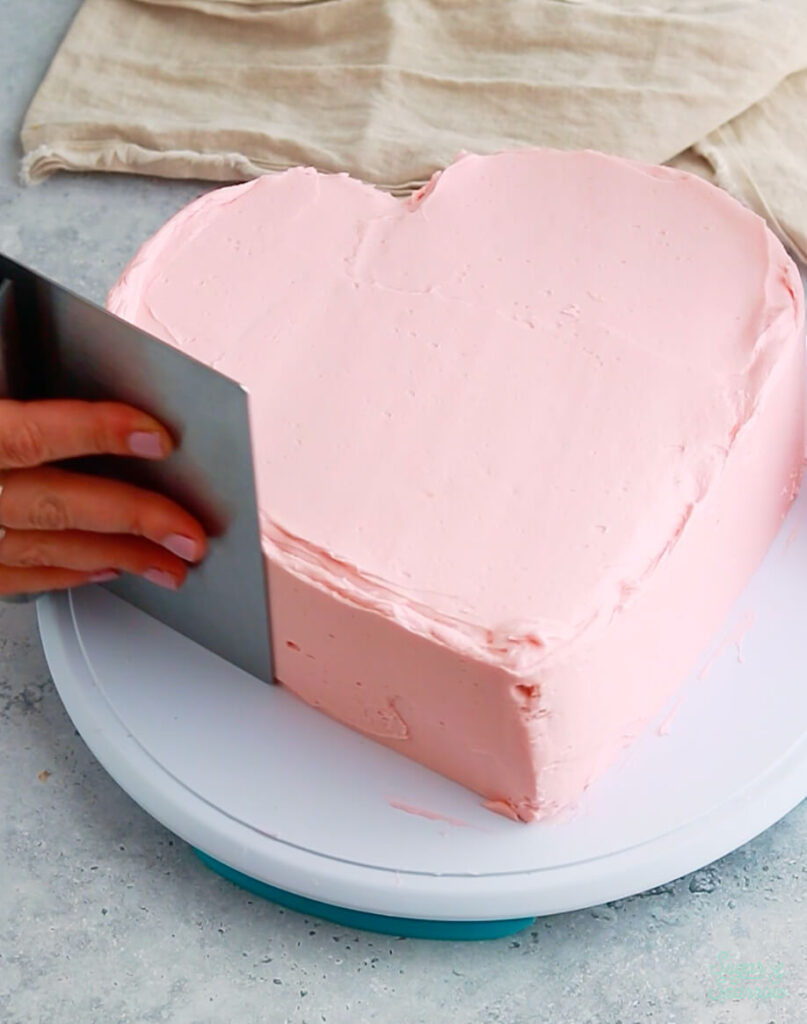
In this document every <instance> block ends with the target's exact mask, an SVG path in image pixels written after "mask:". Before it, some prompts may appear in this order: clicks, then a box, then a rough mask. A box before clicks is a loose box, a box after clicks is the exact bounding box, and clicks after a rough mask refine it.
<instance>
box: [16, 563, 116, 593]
mask: <svg viewBox="0 0 807 1024" xmlns="http://www.w3.org/2000/svg"><path fill="white" fill-rule="evenodd" d="M116 575H117V574H116V573H110V572H101V573H98V574H93V573H86V572H76V571H75V570H73V569H51V568H36V569H22V568H17V567H9V566H5V565H4V566H0V596H2V597H8V596H9V595H12V594H44V593H46V592H47V591H49V590H68V589H69V588H70V587H80V586H82V585H83V584H85V583H102V582H104V581H106V580H109V579H114V578H115V576H116Z"/></svg>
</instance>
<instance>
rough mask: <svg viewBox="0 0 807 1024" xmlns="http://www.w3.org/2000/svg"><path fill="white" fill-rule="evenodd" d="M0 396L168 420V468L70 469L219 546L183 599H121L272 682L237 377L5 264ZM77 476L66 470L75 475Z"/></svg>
mask: <svg viewBox="0 0 807 1024" xmlns="http://www.w3.org/2000/svg"><path fill="white" fill-rule="evenodd" d="M0 395H1V396H3V397H8V398H15V399H20V400H31V399H45V398H79V399H87V400H90V401H93V400H104V401H118V402H126V403H127V404H129V405H133V406H135V407H136V408H139V409H142V410H143V411H144V412H147V413H150V414H151V415H152V416H154V417H155V418H156V419H158V420H160V422H162V423H163V424H164V425H165V426H166V427H167V428H168V430H169V431H170V432H171V433H172V435H173V436H174V439H175V441H176V442H177V449H176V451H175V452H174V454H172V455H171V456H170V457H169V458H168V459H166V460H164V461H163V462H145V461H142V460H138V459H129V458H118V457H115V458H114V459H111V458H103V459H101V458H92V459H86V460H80V462H73V463H71V464H70V466H74V467H75V468H77V469H80V470H81V471H82V472H94V473H104V474H105V475H107V476H111V477H116V478H117V479H121V480H126V481H128V482H130V483H134V484H137V485H139V486H142V487H148V488H149V489H152V490H156V491H159V492H161V493H163V494H165V495H167V496H168V497H171V498H173V499H174V500H175V501H177V502H179V503H180V504H181V505H183V506H184V507H185V508H187V509H188V511H189V512H191V513H192V514H193V515H195V516H196V517H197V518H198V519H199V520H200V522H201V523H202V525H203V526H204V527H205V529H206V530H207V532H208V535H209V536H210V538H211V541H210V546H209V551H208V555H207V558H206V559H205V560H204V562H203V563H202V564H201V565H200V566H197V567H194V568H192V569H191V571H190V572H189V574H188V578H187V581H186V582H185V584H184V586H183V587H182V588H181V589H180V590H179V591H177V592H171V591H166V590H162V589H161V588H158V587H155V586H153V585H152V584H149V583H148V582H146V581H145V580H142V579H140V578H139V577H136V576H128V575H124V576H123V577H122V578H121V579H119V580H115V581H114V582H112V583H109V584H105V586H106V587H107V589H109V590H110V591H112V592H113V593H114V594H116V595H117V596H118V597H120V598H123V599H124V600H125V601H128V602H129V603H131V604H133V605H136V606H137V607H138V608H140V609H142V610H143V611H144V612H147V613H148V614H149V615H151V616H153V617H154V618H155V619H158V620H160V621H161V622H164V623H165V624H166V625H168V626H170V627H171V628H172V629H175V630H177V631H178V632H179V633H182V634H184V635H185V636H187V637H188V638H189V639H191V640H193V641H195V642H196V643H198V644H201V645H202V646H203V647H206V648H207V649H208V650H211V651H213V652H214V653H216V654H218V655H220V656H221V657H222V658H225V659H226V660H227V661H229V662H231V663H232V664H234V665H237V666H238V667H239V668H242V669H243V670H244V671H246V672H248V673H250V674H251V675H253V676H256V677H257V678H259V679H263V680H266V681H267V682H269V681H271V680H272V657H271V642H270V621H269V606H268V593H267V580H266V574H265V568H264V559H263V556H262V553H261V542H260V527H259V520H258V505H257V499H256V493H255V475H254V466H253V455H252V441H251V435H250V428H249V400H248V395H247V392H246V390H245V389H244V388H243V387H242V386H241V385H240V384H238V383H236V382H235V381H233V380H231V379H230V378H229V377H226V376H224V375H223V374H221V373H219V372H218V371H216V370H213V369H211V368H210V367H207V366H205V365H203V364H202V363H199V362H198V361H197V360H195V359H193V358H191V357H190V356H187V355H185V354H184V353H182V352H180V351H178V350H177V349H175V348H172V347H171V346H170V345H167V344H165V343H164V342H162V341H160V340H159V339H157V338H154V337H152V336H151V335H149V334H147V333H145V332H144V331H141V330H139V329H138V328H136V327H134V326H132V325H131V324H129V323H127V322H126V321H124V320H121V319H120V318H118V317H116V316H113V315H112V314H111V313H108V312H107V311H106V310H104V309H102V308H101V307H99V306H96V305H94V304H92V303H90V302H87V301H85V300H84V299H81V298H79V297H78V296H76V295H74V294H73V293H71V292H69V291H68V290H67V289H65V288H62V287H61V286H60V285H58V284H55V283H54V282H52V281H49V280H48V279H46V278H44V277H42V276H40V275H39V274H37V273H35V272H34V271H32V270H30V269H28V268H27V267H24V266H22V265H21V264H19V263H17V262H15V261H14V260H11V259H9V258H7V257H5V256H3V255H2V254H0ZM68 468H69V467H68Z"/></svg>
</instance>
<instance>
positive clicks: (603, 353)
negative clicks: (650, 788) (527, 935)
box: [109, 150, 804, 819]
mask: <svg viewBox="0 0 807 1024" xmlns="http://www.w3.org/2000/svg"><path fill="white" fill-rule="evenodd" d="M109 306H110V308H111V310H112V311H113V312H116V313H118V314H119V315H121V316H123V317H126V318H128V319H130V320H133V321H134V322H136V323H137V324H138V325H139V326H141V327H143V328H144V329H146V330H149V331H151V332H152V333H153V334H155V335H157V336H159V337H161V338H163V339H165V340H166V341H168V342H170V343H172V344H174V345H177V346H179V347H181V348H183V349H184V350H186V351H188V352H189V353H190V354H192V355H193V356H195V357H196V358H198V359H200V360H202V361H204V362H207V363H209V364H210V365H213V366H215V367H217V368H218V369H219V370H221V371H222V372H224V373H226V374H228V375H229V376H231V377H233V378H235V379H237V380H240V381H241V382H243V383H244V384H245V385H246V386H247V387H248V388H249V390H250V392H251V395H252V408H251V416H252V426H253V435H254V442H255V451H256V475H257V482H258V493H259V501H260V507H261V516H262V528H263V543H264V551H265V555H266V557H267V558H268V560H269V576H270V587H271V588H272V590H273V593H272V602H273V617H274V619H273V631H274V642H275V647H276V652H277V660H278V671H279V676H280V679H281V681H283V682H285V683H286V684H287V685H289V686H290V687H291V688H292V689H295V690H296V691H297V692H298V693H300V695H301V696H303V697H304V699H306V700H309V701H310V702H311V703H314V704H316V705H317V706H320V707H322V708H323V710H326V711H328V713H330V714H332V715H334V716H335V717H337V718H340V719H341V720H343V721H345V722H347V723H348V724H350V725H352V726H354V727H355V728H358V729H360V730H361V731H363V732H366V733H367V734H369V735H372V736H374V737H376V738H379V739H381V740H382V741H383V742H388V743H389V744H390V745H392V746H395V747H396V749H401V750H402V751H403V752H405V753H409V754H410V756H413V757H415V758H417V759H418V760H421V761H423V762H424V763H426V764H429V765H430V766H431V767H435V768H437V769H438V770H440V771H443V772H445V773H446V774H448V775H450V776H452V777H453V778H456V779H458V780H459V781H461V782H464V783H465V784H467V785H471V786H472V787H473V788H475V789H477V790H479V791H480V792H481V793H483V794H484V795H485V796H486V797H488V798H489V800H490V801H491V804H492V806H494V807H495V809H498V810H504V811H506V812H507V813H512V814H513V815H514V816H516V817H519V818H524V819H529V818H533V817H536V816H540V815H542V814H544V813H549V812H550V811H552V810H556V809H557V808H559V807H562V806H565V805H567V804H568V803H570V802H572V801H573V800H574V799H576V798H577V797H578V796H579V793H580V792H581V790H582V789H583V788H584V786H585V785H586V784H587V783H588V781H590V779H591V778H593V777H594V776H596V774H598V773H599V772H600V771H601V770H602V769H603V768H604V767H605V766H606V765H607V764H608V763H609V762H610V761H611V760H613V758H614V756H615V754H616V752H618V750H619V748H620V747H621V746H623V745H624V744H625V743H626V742H629V740H630V738H631V737H632V736H634V735H635V734H636V732H637V731H638V730H639V729H640V728H641V727H642V725H643V723H644V722H645V721H646V720H647V718H648V717H649V716H650V715H651V714H652V713H653V712H654V711H655V710H657V709H658V707H660V706H661V704H662V703H663V702H664V700H665V699H666V698H667V697H668V696H669V693H670V692H671V690H672V689H674V688H675V686H677V685H678V684H680V682H682V680H683V675H684V674H685V672H686V671H687V668H688V667H689V666H690V665H691V664H692V662H693V660H694V658H695V657H696V656H697V653H698V651H699V649H700V647H701V646H702V644H703V643H705V642H706V641H707V640H708V638H709V633H710V632H711V630H713V629H714V628H715V627H716V625H717V624H718V623H719V621H720V618H721V616H722V614H724V613H725V611H726V609H727V607H728V605H729V604H730V602H731V600H732V599H733V598H734V597H735V596H736V594H737V592H738V590H739V589H740V588H741V587H742V585H743V583H744V582H745V580H746V579H747V578H748V576H749V575H750V573H751V572H752V571H753V568H754V567H755V565H756V564H757V563H758V561H759V558H760V557H761V556H762V554H763V553H764V551H765V549H766V547H767V545H768V544H769V543H770V540H771V539H772V537H773V535H774V533H775V530H776V527H777V525H778V522H779V521H780V519H781V517H782V515H783V514H784V512H785V511H786V509H787V507H788V505H789V503H790V501H791V500H792V498H793V496H794V495H795V493H796V490H797V488H798V483H799V479H800V474H801V467H802V458H803V422H802V418H803V398H804V388H803V362H804V360H803V346H802V344H801V331H802V320H803V302H802V293H801V282H800V280H799V277H798V273H797V271H796V269H795V267H794V265H793V263H792V262H791V261H790V259H789V258H788V257H787V255H786V254H785V252H784V250H783V249H782V247H781V245H780V244H779V242H778V241H777V240H776V239H775V238H774V236H773V235H772V234H771V233H770V232H769V231H768V229H767V228H766V226H765V225H764V223H763V221H762V220H760V219H759V218H758V217H756V216H755V215H754V214H752V213H750V212H749V211H747V210H746V209H744V208H743V207H741V206H740V205H739V204H738V203H736V202H735V201H734V200H732V199H731V198H730V197H728V196H727V195H725V194H724V193H722V192H720V191H718V190H717V189H714V188H712V187H711V186H709V185H707V184H706V183H704V182H702V181H700V180H698V179H696V178H693V177H691V176H689V175H686V174H683V173H681V172H678V171H674V170H670V169H666V168H655V167H647V166H644V165H639V164H635V163H631V162H628V161H624V160H618V159H615V158H609V157H606V156H602V155H600V154H595V153H561V152H555V151H547V150H543V151H537V150H522V151H515V152H510V153H503V154H499V155H495V156H490V157H477V156H471V155H465V156H463V157H461V158H459V159H458V160H457V161H456V162H455V163H454V164H452V165H451V166H450V167H449V168H448V169H447V170H445V171H444V172H442V173H441V174H439V175H436V176H435V178H434V179H433V180H432V181H431V182H430V183H429V185H427V186H426V187H425V188H424V189H423V190H421V192H419V193H417V194H416V195H414V196H413V197H411V198H410V199H408V200H399V199H395V198H393V197H391V196H389V195H386V194H384V193H381V192H379V191H377V190H375V189H373V188H371V187H369V186H367V185H364V184H362V183H360V182H357V181H355V180H353V179H350V178H347V177H346V176H344V175H336V176H326V175H321V174H318V173H317V172H315V171H313V170H310V169H295V170H292V171H289V172H286V173H285V174H282V175H279V176H277V177H267V178H262V179H258V180H257V181H254V182H251V183H249V184H247V185H242V186H235V187H232V188H226V189H221V190H219V191H216V192H212V193H210V194H208V195H206V196H203V197H202V198H201V199H200V200H198V201H197V202H196V203H194V204H192V205H191V206H189V207H188V208H186V209H185V210H184V211H182V212H181V213H180V214H178V215H177V216H176V217H175V218H174V219H173V220H172V221H170V222H169V223H168V224H167V225H166V227H165V228H163V229H162V230H161V231H160V232H159V233H158V234H157V235H156V236H155V237H154V238H153V239H152V240H151V241H149V242H148V243H146V245H145V246H144V247H143V248H142V249H141V251H140V253H139V254H138V255H137V257H136V258H135V260H134V261H133V262H132V264H131V265H130V267H129V268H128V269H127V270H126V272H125V273H124V275H123V277H122V278H121V280H120V281H119V283H118V284H117V285H116V287H115V288H114V289H113V291H112V293H111V295H110V299H109ZM794 381H795V383H794ZM764 447H768V448H770V450H769V451H768V453H767V454H766V453H765V451H764V450H763V448H764ZM743 488H744V489H745V491H746V497H745V499H744V501H745V504H746V505H748V504H749V503H750V505H751V506H752V507H751V508H737V507H729V502H730V501H731V502H734V504H735V506H736V503H737V500H736V497H735V495H739V493H741V491H742V489H743ZM739 500H740V502H741V503H742V501H743V499H742V498H740V499H739ZM729 562H730V563H731V564H730V565H729ZM696 588H698V589H699V593H700V595H701V596H700V597H699V598H698V599H695V600H693V596H692V594H693V591H694V590H695V589H696ZM704 596H705V599H704ZM654 602H655V603H654ZM704 604H705V610H704V608H703V607H701V606H702V605H704ZM693 609H695V611H693ZM653 616H664V617H665V618H666V620H667V621H666V622H665V623H664V624H663V627H662V628H659V626H658V624H657V623H656V624H655V625H651V626H648V625H647V624H646V623H645V624H643V619H644V617H650V618H652V617H653ZM696 618H697V621H696ZM382 621H383V625H382ZM323 623H329V625H328V628H327V630H326V633H327V635H324V634H323V635H322V636H321V637H319V632H318V630H319V627H320V626H321V625H322V624H323ZM704 629H706V630H708V632H706V634H705V635H703V633H704ZM318 637H319V639H318ZM287 644H290V645H291V646H287ZM673 647H674V648H676V652H675V656H673V657H669V658H668V653H669V650H671V649H672V648H673ZM376 648H378V649H376ZM385 652H386V658H385V657H384V654H385ZM393 657H394V658H395V659H396V663H397V668H396V669H395V670H392V669H391V666H390V662H391V660H392V658H393ZM659 659H667V660H668V661H669V662H670V665H671V666H672V667H671V668H667V667H664V668H657V662H658V660H659ZM306 662H307V664H306ZM642 679H644V682H642ZM437 722H441V723H442V725H440V726H438V725H437V724H436V723H437Z"/></svg>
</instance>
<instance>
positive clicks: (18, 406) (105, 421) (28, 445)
mask: <svg viewBox="0 0 807 1024" xmlns="http://www.w3.org/2000/svg"><path fill="white" fill-rule="evenodd" d="M172 448H173V441H172V440H171V435H170V434H169V433H168V431H167V430H166V429H165V427H163V426H162V424H160V423H158V422H157V420H155V419H154V418H153V417H152V416H148V415H147V414H146V413H143V412H139V411H138V410H137V409H133V408H132V407H131V406H128V405H122V404H121V403H119V402H79V401H73V400H72V399H56V400H50V401H43V402H12V401H3V402H2V403H0V469H19V468H24V467H28V466H40V465H43V464H44V463H47V462H58V461H60V460H61V459H72V458H76V457H78V456H81V455H136V456H138V457H140V458H145V459H161V458H163V457H164V456H166V455H168V454H169V452H170V451H171V450H172Z"/></svg>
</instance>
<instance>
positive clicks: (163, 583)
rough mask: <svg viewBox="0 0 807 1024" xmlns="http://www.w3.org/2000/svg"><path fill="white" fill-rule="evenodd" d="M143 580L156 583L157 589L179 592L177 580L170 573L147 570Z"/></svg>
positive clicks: (159, 570)
mask: <svg viewBox="0 0 807 1024" xmlns="http://www.w3.org/2000/svg"><path fill="white" fill-rule="evenodd" d="M143 579H146V580H148V581H149V583H156V584H157V586H158V587H167V588H168V590H179V580H178V579H177V578H176V576H172V575H171V573H170V572H164V571H163V570H162V569H147V570H146V571H145V572H144V573H143Z"/></svg>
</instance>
